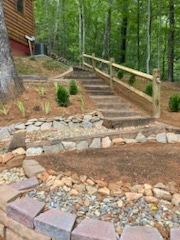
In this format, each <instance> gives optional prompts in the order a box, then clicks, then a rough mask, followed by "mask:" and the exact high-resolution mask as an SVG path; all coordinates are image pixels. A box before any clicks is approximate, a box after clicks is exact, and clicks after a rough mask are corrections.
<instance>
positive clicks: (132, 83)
mask: <svg viewBox="0 0 180 240" xmlns="http://www.w3.org/2000/svg"><path fill="white" fill-rule="evenodd" d="M135 82H136V76H135V75H131V76H130V78H129V80H128V84H129V85H130V86H133V85H134V83H135Z"/></svg>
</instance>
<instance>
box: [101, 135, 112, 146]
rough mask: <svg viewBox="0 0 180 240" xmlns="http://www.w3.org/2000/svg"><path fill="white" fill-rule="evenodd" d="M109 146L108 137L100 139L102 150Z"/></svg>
mask: <svg viewBox="0 0 180 240" xmlns="http://www.w3.org/2000/svg"><path fill="white" fill-rule="evenodd" d="M110 146H111V140H110V138H109V137H105V138H102V148H109V147H110Z"/></svg>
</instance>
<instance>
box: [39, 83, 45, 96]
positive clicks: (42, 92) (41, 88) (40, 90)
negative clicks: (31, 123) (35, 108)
mask: <svg viewBox="0 0 180 240" xmlns="http://www.w3.org/2000/svg"><path fill="white" fill-rule="evenodd" d="M38 90H39V94H40V97H42V98H43V97H44V96H45V87H44V86H43V85H40V86H39V89H38Z"/></svg>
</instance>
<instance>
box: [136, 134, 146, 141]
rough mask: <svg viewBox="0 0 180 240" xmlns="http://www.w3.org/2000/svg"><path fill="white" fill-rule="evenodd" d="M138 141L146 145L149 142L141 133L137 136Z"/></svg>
mask: <svg viewBox="0 0 180 240" xmlns="http://www.w3.org/2000/svg"><path fill="white" fill-rule="evenodd" d="M136 141H137V142H139V143H145V142H147V138H146V137H145V136H144V135H143V134H142V133H141V132H139V133H138V135H137V136H136Z"/></svg>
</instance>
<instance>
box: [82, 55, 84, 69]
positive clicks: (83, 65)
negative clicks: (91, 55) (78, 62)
mask: <svg viewBox="0 0 180 240" xmlns="http://www.w3.org/2000/svg"><path fill="white" fill-rule="evenodd" d="M82 68H83V69H84V53H83V54H82Z"/></svg>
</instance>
